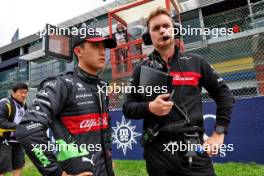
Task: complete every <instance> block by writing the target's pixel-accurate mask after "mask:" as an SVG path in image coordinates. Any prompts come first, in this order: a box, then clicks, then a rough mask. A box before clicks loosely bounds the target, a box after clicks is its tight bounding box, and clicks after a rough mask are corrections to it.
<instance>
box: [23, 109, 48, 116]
mask: <svg viewBox="0 0 264 176" xmlns="http://www.w3.org/2000/svg"><path fill="white" fill-rule="evenodd" d="M28 112H30V113H36V114H39V115H41V116H45V117H48V115H47V114H45V113H44V112H39V111H36V110H33V109H31V110H28Z"/></svg>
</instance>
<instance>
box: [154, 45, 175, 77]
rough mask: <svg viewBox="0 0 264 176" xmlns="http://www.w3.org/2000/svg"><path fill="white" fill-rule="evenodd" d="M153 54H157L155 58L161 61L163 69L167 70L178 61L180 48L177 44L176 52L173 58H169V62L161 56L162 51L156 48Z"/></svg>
mask: <svg viewBox="0 0 264 176" xmlns="http://www.w3.org/2000/svg"><path fill="white" fill-rule="evenodd" d="M153 56H155V57H154V58H153V59H155V60H157V61H158V62H159V63H161V64H162V65H163V71H165V72H167V71H168V67H170V66H171V65H172V64H173V62H174V61H176V60H177V59H178V57H179V48H178V47H177V46H175V53H174V54H173V55H172V57H171V58H169V60H168V64H167V63H166V62H165V61H164V60H163V59H162V58H161V56H160V53H159V52H158V51H157V50H156V49H154V51H153Z"/></svg>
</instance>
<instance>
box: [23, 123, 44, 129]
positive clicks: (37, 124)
mask: <svg viewBox="0 0 264 176" xmlns="http://www.w3.org/2000/svg"><path fill="white" fill-rule="evenodd" d="M40 126H42V124H41V123H34V122H33V124H30V125H27V126H26V128H27V130H31V129H34V128H37V127H40Z"/></svg>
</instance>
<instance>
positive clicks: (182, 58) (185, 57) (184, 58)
mask: <svg viewBox="0 0 264 176" xmlns="http://www.w3.org/2000/svg"><path fill="white" fill-rule="evenodd" d="M191 58H192V57H187V56H183V57H180V59H181V60H189V59H191Z"/></svg>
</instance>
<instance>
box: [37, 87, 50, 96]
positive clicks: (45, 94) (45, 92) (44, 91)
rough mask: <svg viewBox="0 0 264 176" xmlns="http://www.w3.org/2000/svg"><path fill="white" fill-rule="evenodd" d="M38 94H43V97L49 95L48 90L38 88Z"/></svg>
mask: <svg viewBox="0 0 264 176" xmlns="http://www.w3.org/2000/svg"><path fill="white" fill-rule="evenodd" d="M38 95H40V96H44V97H48V96H49V92H48V91H47V90H43V89H42V90H40V91H39V93H38Z"/></svg>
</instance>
